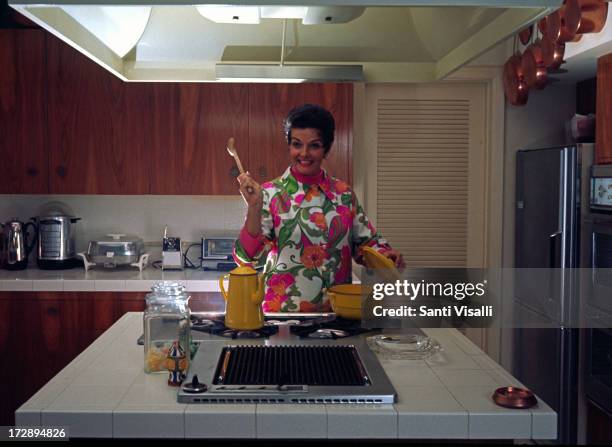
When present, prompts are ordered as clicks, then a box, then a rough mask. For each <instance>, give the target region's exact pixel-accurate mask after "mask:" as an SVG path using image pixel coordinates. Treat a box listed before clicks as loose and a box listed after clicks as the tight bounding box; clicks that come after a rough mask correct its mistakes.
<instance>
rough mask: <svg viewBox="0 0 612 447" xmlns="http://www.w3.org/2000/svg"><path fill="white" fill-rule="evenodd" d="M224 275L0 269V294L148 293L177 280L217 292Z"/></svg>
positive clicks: (191, 288)
mask: <svg viewBox="0 0 612 447" xmlns="http://www.w3.org/2000/svg"><path fill="white" fill-rule="evenodd" d="M223 273H226V272H216V271H203V270H193V269H185V270H182V271H162V270H161V269H156V268H153V267H151V266H149V267H148V268H146V269H144V270H143V271H142V272H139V271H138V269H136V268H131V269H117V270H102V269H92V270H89V271H88V272H86V271H85V269H83V268H82V267H81V268H73V269H68V270H40V269H37V268H28V269H26V270H18V271H9V270H0V291H5V292H32V291H33V292H149V291H150V290H151V286H152V285H153V284H154V283H156V282H159V281H164V280H165V281H176V282H179V283H181V284H183V285H184V286H185V287H186V288H187V291H188V292H219V276H220V275H221V274H223Z"/></svg>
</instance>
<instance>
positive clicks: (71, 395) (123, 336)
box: [15, 313, 557, 439]
mask: <svg viewBox="0 0 612 447" xmlns="http://www.w3.org/2000/svg"><path fill="white" fill-rule="evenodd" d="M424 332H426V333H427V334H428V335H429V336H432V337H435V338H436V339H437V340H438V341H439V342H440V344H441V345H442V348H443V351H442V352H440V353H438V354H436V355H435V356H433V357H431V358H429V359H427V360H382V361H381V363H382V366H383V368H384V369H385V371H386V373H387V375H388V376H389V378H390V380H391V382H392V383H393V385H394V387H395V389H396V391H397V393H398V402H397V403H396V404H393V405H390V404H389V405H371V404H366V405H363V404H356V405H355V404H353V405H350V404H346V405H345V404H330V405H325V404H312V405H309V404H295V405H293V404H179V403H177V401H176V392H177V389H176V388H172V387H169V386H167V384H166V380H167V377H166V375H165V374H154V375H147V374H145V373H144V372H143V369H142V362H143V348H142V346H138V345H137V344H136V339H137V338H138V337H139V336H140V334H141V333H142V314H141V313H128V314H125V315H124V316H123V317H122V318H121V319H120V320H119V321H117V322H116V323H115V324H114V325H113V326H112V327H111V328H110V329H109V330H108V331H106V332H105V333H104V334H102V335H101V336H100V337H99V338H98V339H97V340H96V341H95V342H94V343H92V344H91V346H89V347H88V348H87V349H86V350H85V351H83V353H81V354H80V355H79V356H78V357H77V358H76V359H74V360H73V361H72V362H71V363H70V364H69V365H68V366H67V367H66V368H64V369H63V370H62V371H61V372H60V373H59V374H58V375H56V376H55V377H54V378H53V379H52V380H51V381H49V382H48V383H47V384H46V385H45V386H44V387H43V388H42V389H41V390H39V391H38V392H37V393H36V394H35V395H34V396H33V397H32V398H31V399H29V400H28V401H27V402H26V403H25V404H23V405H22V406H21V407H20V408H19V409H18V410H17V411H16V413H15V416H16V424H17V425H22V426H23V425H34V426H38V425H43V426H68V427H69V429H70V436H71V437H109V438H110V437H116V438H129V437H138V438H148V437H151V438H159V437H168V438H309V439H310V438H345V439H346V438H355V439H357V438H369V439H385V438H401V439H425V438H429V439H554V438H555V437H556V424H557V415H556V413H555V412H554V411H553V410H552V409H551V408H550V407H549V406H548V405H546V404H545V403H544V402H543V401H541V400H540V401H539V403H538V405H537V406H536V407H534V408H531V409H529V410H511V409H506V408H502V407H498V406H497V405H495V404H494V403H493V402H492V400H491V397H490V396H491V394H492V393H493V390H494V389H495V388H497V387H499V386H503V385H516V386H520V385H521V384H520V383H519V382H518V381H517V380H516V379H514V378H513V377H512V376H511V375H510V374H508V373H507V372H506V371H505V370H504V369H503V368H502V367H501V366H500V365H498V364H497V363H495V362H494V361H492V360H491V359H490V358H489V357H488V356H487V355H486V354H484V353H483V352H482V351H481V350H480V349H479V348H478V347H476V346H475V345H474V344H473V343H472V342H471V341H469V340H468V339H467V338H466V337H464V336H463V335H462V334H461V333H460V332H458V331H457V330H455V329H424ZM225 342H226V341H225V340H222V341H220V340H219V339H208V340H203V341H202V345H201V346H200V349H214V350H218V349H219V347H220V346H222V344H223V343H225Z"/></svg>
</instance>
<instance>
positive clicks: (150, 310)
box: [144, 282, 191, 373]
mask: <svg viewBox="0 0 612 447" xmlns="http://www.w3.org/2000/svg"><path fill="white" fill-rule="evenodd" d="M189 298H190V297H189V295H187V293H185V287H184V286H182V285H181V284H178V283H174V282H161V283H157V284H155V285H154V286H153V287H152V288H151V293H148V294H147V295H146V296H145V300H146V308H145V311H144V352H145V357H144V370H145V372H146V373H156V372H167V371H168V369H167V367H166V363H167V362H166V359H167V356H168V351H169V350H170V348H171V347H172V344H173V343H174V342H178V344H179V345H180V347H181V348H182V349H183V351H184V352H185V353H186V354H187V361H188V362H189V358H190V355H189V353H190V345H191V331H190V326H189V324H190V319H189V317H190V315H191V312H190V310H189V306H188V301H189Z"/></svg>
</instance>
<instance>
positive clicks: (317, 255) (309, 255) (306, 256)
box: [300, 245, 327, 269]
mask: <svg viewBox="0 0 612 447" xmlns="http://www.w3.org/2000/svg"><path fill="white" fill-rule="evenodd" d="M326 258H327V253H326V252H325V250H323V248H322V247H320V246H318V245H311V246H309V247H306V248H304V252H303V253H302V256H301V257H300V261H301V262H302V264H304V267H306V268H307V269H313V268H318V267H321V266H322V265H323V261H324V260H325V259H326Z"/></svg>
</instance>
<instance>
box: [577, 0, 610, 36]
mask: <svg viewBox="0 0 612 447" xmlns="http://www.w3.org/2000/svg"><path fill="white" fill-rule="evenodd" d="M579 3H580V26H579V27H578V30H577V31H576V32H577V33H578V34H589V33H598V32H600V31H601V30H602V29H603V27H604V25H605V24H606V19H607V18H608V2H606V1H604V0H580V1H579Z"/></svg>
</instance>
